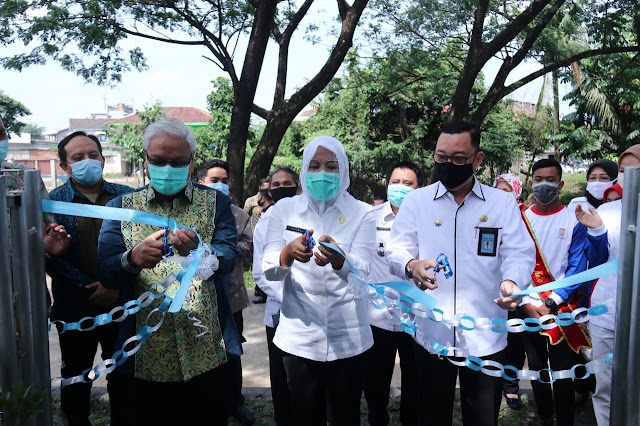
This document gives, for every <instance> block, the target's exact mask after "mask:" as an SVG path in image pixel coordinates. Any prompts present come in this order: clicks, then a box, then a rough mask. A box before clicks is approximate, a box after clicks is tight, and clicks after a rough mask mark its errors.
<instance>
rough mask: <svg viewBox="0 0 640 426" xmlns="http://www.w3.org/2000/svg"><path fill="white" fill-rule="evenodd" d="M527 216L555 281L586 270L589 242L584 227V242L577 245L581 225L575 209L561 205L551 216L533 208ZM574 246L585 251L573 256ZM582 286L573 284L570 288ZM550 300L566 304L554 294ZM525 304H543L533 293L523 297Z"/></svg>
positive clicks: (528, 211) (527, 211) (538, 295)
mask: <svg viewBox="0 0 640 426" xmlns="http://www.w3.org/2000/svg"><path fill="white" fill-rule="evenodd" d="M524 214H525V216H526V217H527V219H528V220H529V223H530V224H531V228H532V229H533V233H534V234H535V236H536V239H537V240H538V244H539V246H540V250H541V251H542V255H543V256H544V259H545V260H546V262H547V266H548V267H549V272H551V275H552V276H553V279H554V280H555V281H557V280H560V279H562V278H564V277H565V275H566V273H567V271H568V270H569V271H570V272H571V275H574V274H576V273H579V272H582V271H584V270H585V269H586V265H587V259H586V257H585V255H584V243H585V239H586V232H584V231H586V229H585V228H582V229H584V231H583V232H582V234H581V236H582V240H581V241H575V242H574V230H575V229H576V225H578V224H579V223H580V222H578V219H576V215H575V208H574V209H573V210H572V209H570V208H569V207H564V206H560V208H559V209H558V210H557V211H554V212H552V213H540V212H538V211H537V210H536V209H535V206H534V207H531V208H529V209H527V210H525V212H524ZM572 243H574V244H578V246H577V247H578V248H579V247H582V249H581V250H579V251H578V252H576V253H573V255H572V256H570V254H571V253H570V251H571V250H570V249H571V248H572ZM574 250H575V249H574ZM530 286H533V282H531V283H530ZM579 286H580V285H573V286H571V288H573V287H579ZM563 293H564V292H563ZM563 295H564V294H563ZM551 297H552V298H553V299H554V300H555V301H556V303H557V304H560V303H562V302H566V300H564V298H563V297H559V296H558V295H556V294H555V293H552V296H551ZM526 303H531V304H532V305H534V306H542V305H543V303H544V302H543V301H542V298H541V297H540V293H531V294H530V295H529V296H525V297H523V298H522V303H521V305H524V304H526Z"/></svg>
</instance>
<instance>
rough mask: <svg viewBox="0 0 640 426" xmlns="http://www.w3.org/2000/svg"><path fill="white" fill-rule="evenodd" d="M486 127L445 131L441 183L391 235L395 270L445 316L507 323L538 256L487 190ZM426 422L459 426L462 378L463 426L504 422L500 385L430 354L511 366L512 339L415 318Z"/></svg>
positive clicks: (510, 212) (507, 203) (514, 210)
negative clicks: (440, 268)
mask: <svg viewBox="0 0 640 426" xmlns="http://www.w3.org/2000/svg"><path fill="white" fill-rule="evenodd" d="M483 157H484V154H483V152H482V151H480V129H479V128H478V127H477V125H475V124H474V123H472V122H469V121H456V122H450V123H447V124H445V126H444V127H443V129H442V133H441V134H440V137H439V138H438V142H437V145H436V151H435V154H434V160H435V169H436V173H437V176H438V179H439V181H438V182H436V183H434V184H432V185H429V186H427V187H425V188H420V189H417V190H415V191H413V192H411V193H409V194H408V195H407V196H406V197H405V199H404V201H403V202H402V208H401V209H400V210H399V211H398V215H397V216H396V219H395V221H394V224H393V228H392V229H391V236H390V239H389V244H388V247H387V257H388V259H389V265H390V271H391V272H392V273H393V274H394V275H396V276H399V277H401V278H406V279H411V278H413V280H414V282H415V283H416V285H417V286H419V287H421V288H423V287H426V288H429V289H430V290H431V293H430V294H431V295H432V296H433V297H435V298H436V299H437V300H438V304H437V307H438V308H439V309H441V310H442V311H444V314H445V315H446V316H451V315H454V314H455V315H458V316H460V315H470V316H472V317H474V318H502V319H505V320H506V319H507V312H506V311H505V310H504V309H515V307H516V306H517V302H516V301H515V300H513V299H511V298H510V297H508V295H510V294H511V293H513V292H514V291H518V290H519V286H524V285H526V284H527V283H528V282H529V281H530V279H531V271H533V267H534V265H535V248H534V245H533V241H531V237H530V236H529V235H528V233H527V230H526V229H525V226H524V223H523V222H522V219H521V217H520V211H519V209H518V205H517V203H516V200H515V199H514V198H513V197H512V196H511V195H510V194H508V193H506V192H504V191H501V190H499V189H495V188H491V187H489V186H486V185H482V184H480V183H479V182H478V181H477V179H476V178H475V176H474V171H475V170H476V169H477V168H478V167H479V166H480V164H481V163H482V159H483ZM440 253H444V254H445V255H446V256H448V259H449V263H450V265H451V268H452V269H453V277H451V278H450V279H448V280H445V279H444V277H443V276H442V275H441V276H440V277H439V279H438V280H436V278H435V276H434V274H433V268H434V266H435V265H436V263H435V261H434V260H432V259H436V258H437V257H438V255H439V254H440ZM416 321H417V322H416V323H417V325H418V331H417V333H416V342H417V343H418V345H416V346H415V348H416V365H417V369H418V385H419V387H420V393H419V394H418V404H419V407H420V411H419V413H418V419H419V424H437V425H440V424H442V425H444V424H451V423H452V415H453V403H454V395H455V388H456V378H457V377H458V375H459V377H460V388H461V400H462V401H461V402H462V413H463V418H464V420H465V422H470V423H474V424H491V425H495V424H497V422H498V411H499V408H500V393H501V390H502V379H500V378H494V377H490V376H487V375H485V374H483V373H481V372H478V371H473V370H471V369H469V368H466V367H462V368H458V367H456V366H455V365H453V364H451V363H450V362H449V361H448V360H447V359H446V358H439V357H438V355H437V354H433V353H430V352H429V350H431V347H432V346H431V345H432V344H433V343H438V344H440V345H444V346H445V347H455V348H457V349H458V350H457V351H455V353H453V352H449V354H448V355H449V356H455V355H457V356H467V355H473V356H477V357H480V358H482V359H485V360H494V361H497V362H501V363H504V361H505V358H506V357H505V347H506V346H507V335H506V333H493V332H480V331H476V330H471V331H465V330H463V328H461V327H453V326H449V325H445V324H442V323H435V322H433V321H431V320H429V319H426V318H416Z"/></svg>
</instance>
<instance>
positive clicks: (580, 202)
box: [567, 195, 595, 213]
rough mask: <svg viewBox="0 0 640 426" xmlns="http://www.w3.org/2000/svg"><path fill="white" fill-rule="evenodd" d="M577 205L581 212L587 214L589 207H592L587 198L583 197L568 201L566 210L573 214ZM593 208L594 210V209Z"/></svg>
mask: <svg viewBox="0 0 640 426" xmlns="http://www.w3.org/2000/svg"><path fill="white" fill-rule="evenodd" d="M578 205H581V206H582V210H584V211H585V212H587V213H589V207H593V206H592V205H591V203H590V202H589V201H587V197H586V196H584V195H583V196H582V197H576V198H573V199H572V200H571V201H569V204H568V205H567V208H568V209H569V211H570V212H572V213H574V212H575V211H576V207H577V206H578ZM593 208H594V210H595V207H593Z"/></svg>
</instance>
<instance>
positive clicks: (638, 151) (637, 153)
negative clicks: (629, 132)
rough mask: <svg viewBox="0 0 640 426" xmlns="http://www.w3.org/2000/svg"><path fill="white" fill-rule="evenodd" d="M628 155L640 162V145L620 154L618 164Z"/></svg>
mask: <svg viewBox="0 0 640 426" xmlns="http://www.w3.org/2000/svg"><path fill="white" fill-rule="evenodd" d="M626 155H633V156H634V157H636V158H637V159H638V160H639V161H640V143H639V144H636V145H632V146H630V147H629V148H627V150H626V151H625V152H623V153H622V154H620V157H618V164H620V162H621V161H622V157H624V156H626Z"/></svg>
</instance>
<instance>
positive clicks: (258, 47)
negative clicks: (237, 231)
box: [227, 0, 278, 206]
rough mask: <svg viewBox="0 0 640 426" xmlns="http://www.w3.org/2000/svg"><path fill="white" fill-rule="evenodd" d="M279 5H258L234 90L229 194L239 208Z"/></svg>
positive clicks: (265, 0)
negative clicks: (261, 79)
mask: <svg viewBox="0 0 640 426" xmlns="http://www.w3.org/2000/svg"><path fill="white" fill-rule="evenodd" d="M277 4H278V1H277V0H262V1H260V2H259V3H258V7H257V9H256V15H255V18H254V20H253V27H252V29H251V36H250V38H249V46H248V47H247V53H246V55H245V58H244V64H243V66H242V74H241V75H240V80H239V81H238V84H237V86H236V87H234V99H233V110H232V113H231V123H230V124H229V139H228V144H229V145H228V148H227V162H228V163H229V190H230V192H231V196H232V199H233V202H234V204H236V205H239V206H241V205H243V204H242V203H244V191H243V186H244V185H243V183H244V182H243V179H244V157H245V153H246V144H247V136H248V134H249V124H250V120H251V109H252V107H253V99H254V97H255V94H256V88H257V86H258V79H259V77H260V70H261V69H262V63H263V61H264V54H265V51H266V49H267V42H268V41H269V36H270V35H271V26H272V23H273V19H274V16H275V13H276V6H277ZM254 191H255V188H254Z"/></svg>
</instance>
